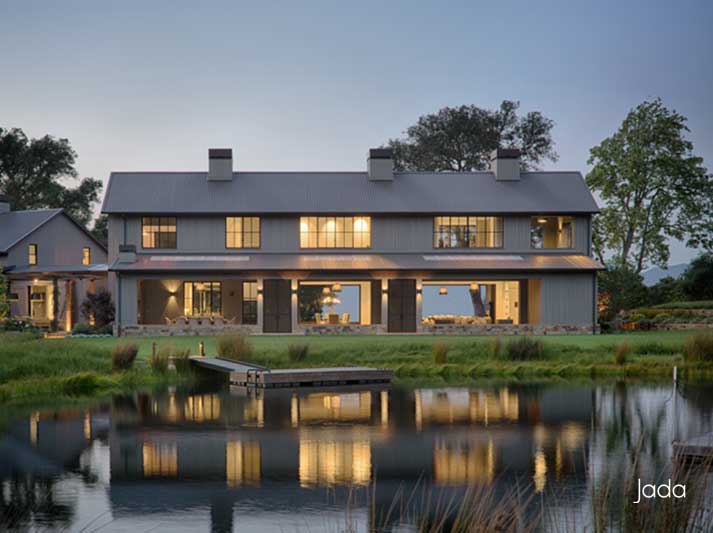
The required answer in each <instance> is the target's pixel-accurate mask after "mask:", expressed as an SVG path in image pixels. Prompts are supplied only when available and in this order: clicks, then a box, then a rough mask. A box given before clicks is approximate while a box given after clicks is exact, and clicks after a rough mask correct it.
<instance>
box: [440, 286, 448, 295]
mask: <svg viewBox="0 0 713 533" xmlns="http://www.w3.org/2000/svg"><path fill="white" fill-rule="evenodd" d="M446 294H448V287H441V288H440V289H438V295H439V296H445V295H446Z"/></svg>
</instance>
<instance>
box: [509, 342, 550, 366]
mask: <svg viewBox="0 0 713 533" xmlns="http://www.w3.org/2000/svg"><path fill="white" fill-rule="evenodd" d="M544 354H545V345H544V343H543V342H542V341H541V340H539V339H533V338H532V337H520V338H518V339H516V340H511V341H510V342H508V343H507V345H506V348H505V355H506V357H507V358H508V360H510V361H536V360H538V359H542V357H543V356H544Z"/></svg>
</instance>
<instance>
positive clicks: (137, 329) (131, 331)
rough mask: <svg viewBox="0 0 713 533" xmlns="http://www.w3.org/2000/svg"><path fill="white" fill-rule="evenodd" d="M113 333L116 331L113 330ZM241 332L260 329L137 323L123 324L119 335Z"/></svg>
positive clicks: (170, 335) (147, 335)
mask: <svg viewBox="0 0 713 533" xmlns="http://www.w3.org/2000/svg"><path fill="white" fill-rule="evenodd" d="M114 333H115V334H116V333H117V332H114ZM229 333H242V334H243V335H258V334H260V333H261V332H260V330H259V329H258V327H257V326H255V325H236V324H228V325H225V326H211V325H205V326H176V325H173V326H169V325H165V326H163V325H155V324H151V325H148V324H138V325H135V326H123V327H122V328H121V336H125V337H189V336H196V335H222V334H229Z"/></svg>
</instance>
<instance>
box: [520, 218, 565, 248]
mask: <svg viewBox="0 0 713 533" xmlns="http://www.w3.org/2000/svg"><path fill="white" fill-rule="evenodd" d="M530 247H531V248H535V249H537V250H542V249H545V250H546V249H560V250H562V249H570V248H574V218H572V217H571V216H536V217H532V218H530Z"/></svg>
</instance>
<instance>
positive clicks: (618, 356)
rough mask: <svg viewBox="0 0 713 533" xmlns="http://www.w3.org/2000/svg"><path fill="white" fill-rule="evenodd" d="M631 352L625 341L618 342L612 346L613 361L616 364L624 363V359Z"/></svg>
mask: <svg viewBox="0 0 713 533" xmlns="http://www.w3.org/2000/svg"><path fill="white" fill-rule="evenodd" d="M629 354H631V347H630V346H629V343H627V342H620V343H619V344H617V345H616V346H614V363H616V364H617V365H618V366H622V365H624V364H626V359H627V358H628V357H629Z"/></svg>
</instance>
